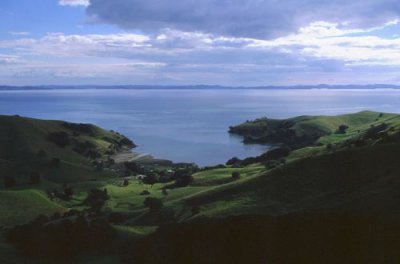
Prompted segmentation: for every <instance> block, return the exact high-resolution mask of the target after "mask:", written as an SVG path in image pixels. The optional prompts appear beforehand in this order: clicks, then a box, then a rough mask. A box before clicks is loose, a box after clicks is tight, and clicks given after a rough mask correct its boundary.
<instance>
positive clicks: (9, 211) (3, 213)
mask: <svg viewBox="0 0 400 264" xmlns="http://www.w3.org/2000/svg"><path fill="white" fill-rule="evenodd" d="M65 210H66V208H64V207H62V206H60V205H59V204H56V203H54V202H52V201H50V200H49V199H48V198H47V197H46V196H45V194H44V193H43V192H41V191H39V190H16V191H0V225H1V226H13V225H17V224H23V223H26V222H28V221H30V220H33V219H34V218H36V217H37V216H38V215H39V214H45V215H50V214H53V213H55V212H63V211H65Z"/></svg>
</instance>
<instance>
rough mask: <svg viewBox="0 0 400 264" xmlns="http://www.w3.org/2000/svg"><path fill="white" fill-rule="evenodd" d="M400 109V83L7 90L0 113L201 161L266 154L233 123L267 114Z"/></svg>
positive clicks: (141, 150)
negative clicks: (92, 129) (98, 131)
mask: <svg viewBox="0 0 400 264" xmlns="http://www.w3.org/2000/svg"><path fill="white" fill-rule="evenodd" d="M367 109H368V110H374V111H381V112H396V113H400V90H392V89H385V90H318V89H310V90H289V89H282V90H248V89H240V90H221V89H215V90H211V89H209V90H189V89H188V90H182V89H179V90H171V89H168V90H167V89H157V90H113V89H109V90H95V89H93V90H47V91H43V90H42V91H40V90H37V91H0V114H7V115H13V114H19V115H22V116H29V117H35V118H43V119H59V120H67V121H71V122H85V123H93V124H97V125H99V126H101V127H104V128H107V129H113V130H116V131H119V132H121V133H123V134H125V135H127V136H128V137H130V138H131V139H133V140H134V141H135V143H136V144H138V148H137V149H136V151H137V152H139V153H147V154H151V155H153V156H155V157H157V158H165V159H170V160H173V161H176V162H181V161H182V162H196V163H198V164H199V165H216V164H219V163H224V162H225V161H226V160H228V159H229V158H231V157H233V156H237V157H241V158H244V157H248V156H255V155H258V154H261V153H263V152H264V151H266V150H267V149H268V146H260V145H243V144H242V143H241V139H240V138H238V137H233V136H230V135H229V134H228V133H227V130H228V127H229V126H230V125H235V124H239V123H241V122H243V121H246V120H248V119H254V118H258V117H262V116H267V117H271V118H286V117H292V116H297V115H321V114H329V115H331V114H341V113H349V112H357V111H361V110H367Z"/></svg>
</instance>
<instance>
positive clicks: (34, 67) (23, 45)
mask: <svg viewBox="0 0 400 264" xmlns="http://www.w3.org/2000/svg"><path fill="white" fill-rule="evenodd" d="M389 27H395V28H392V29H391V30H392V31H393V32H396V31H397V28H398V27H400V24H399V22H398V21H392V22H388V23H386V24H385V25H383V26H382V27H373V28H366V29H360V28H354V29H346V28H342V27H341V26H340V25H339V24H337V23H328V22H315V23H312V24H310V25H308V26H305V27H302V28H300V29H299V30H298V31H297V33H293V34H289V35H287V36H283V37H279V38H274V39H270V40H265V39H257V38H249V37H232V36H229V37H226V36H216V35H214V34H210V33H201V32H183V31H178V30H173V29H164V30H161V31H160V32H159V33H158V34H144V33H141V34H132V33H121V34H63V33H49V34H47V35H45V36H43V37H41V38H33V37H21V38H17V39H9V40H0V49H4V50H11V51H12V52H10V55H3V57H1V56H0V61H3V63H0V67H1V68H0V75H4V76H3V77H2V78H3V79H4V80H7V78H9V80H12V79H13V78H14V79H15V80H17V79H18V80H20V81H21V82H23V81H26V82H28V80H31V81H32V82H35V80H36V82H39V81H40V80H41V79H40V78H39V77H40V76H43V79H42V80H51V82H55V81H56V80H59V81H60V82H68V83H71V82H76V83H80V82H81V81H82V82H85V81H87V82H88V83H89V82H90V83H104V84H118V83H119V84H123V83H144V84H194V83H198V84H200V83H203V84H224V85H266V84H280V85H285V84H311V83H312V84H318V83H328V82H329V83H368V82H373V83H376V82H389V81H388V80H394V77H395V76H397V75H398V72H399V70H400V55H399V54H400V52H399V51H400V37H399V36H397V37H396V36H393V35H390V37H387V36H386V37H385V36H383V35H382V32H387V30H388V28H389ZM6 61H7V62H8V63H5V62H6ZM13 61H14V63H12V62H13ZM16 62H17V63H16ZM7 76H8V77H7ZM16 76H17V77H18V78H17V77H16ZM68 76H69V78H70V79H71V80H68ZM16 78H17V79H16ZM32 78H36V79H32ZM49 82H50V81H49Z"/></svg>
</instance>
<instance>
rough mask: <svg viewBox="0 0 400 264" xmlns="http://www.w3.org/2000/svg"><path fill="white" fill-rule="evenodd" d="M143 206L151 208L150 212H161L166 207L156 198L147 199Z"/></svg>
mask: <svg viewBox="0 0 400 264" xmlns="http://www.w3.org/2000/svg"><path fill="white" fill-rule="evenodd" d="M143 205H144V206H146V207H147V208H149V209H150V211H159V210H160V209H161V208H162V207H163V206H164V204H163V202H162V201H161V200H160V199H157V198H154V197H147V198H146V199H145V200H144V201H143Z"/></svg>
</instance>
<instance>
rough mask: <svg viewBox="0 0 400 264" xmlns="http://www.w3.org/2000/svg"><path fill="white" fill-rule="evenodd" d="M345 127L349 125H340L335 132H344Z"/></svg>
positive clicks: (347, 127)
mask: <svg viewBox="0 0 400 264" xmlns="http://www.w3.org/2000/svg"><path fill="white" fill-rule="evenodd" d="M347 129H349V126H347V125H340V126H339V127H338V129H337V130H336V132H335V134H346V132H347Z"/></svg>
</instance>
